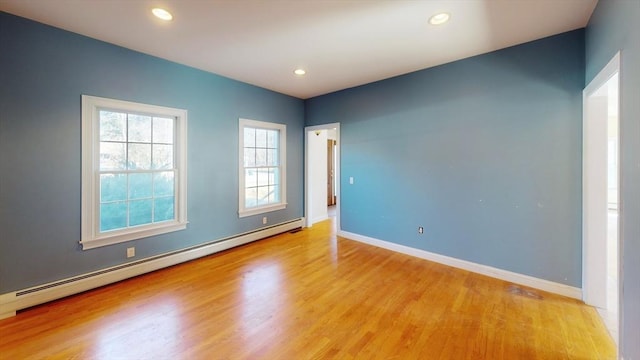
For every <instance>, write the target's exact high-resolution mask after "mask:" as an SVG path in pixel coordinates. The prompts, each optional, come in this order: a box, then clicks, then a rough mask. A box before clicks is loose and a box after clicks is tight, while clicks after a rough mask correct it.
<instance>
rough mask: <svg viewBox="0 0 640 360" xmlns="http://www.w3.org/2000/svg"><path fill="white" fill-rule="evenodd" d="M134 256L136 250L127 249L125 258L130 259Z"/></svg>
mask: <svg viewBox="0 0 640 360" xmlns="http://www.w3.org/2000/svg"><path fill="white" fill-rule="evenodd" d="M134 256H136V248H134V247H130V248H127V257H128V258H131V257H134Z"/></svg>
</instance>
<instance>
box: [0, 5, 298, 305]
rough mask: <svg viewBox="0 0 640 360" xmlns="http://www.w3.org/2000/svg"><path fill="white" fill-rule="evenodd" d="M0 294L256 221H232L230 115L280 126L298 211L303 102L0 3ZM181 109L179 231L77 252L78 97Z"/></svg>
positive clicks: (286, 214) (273, 218)
mask: <svg viewBox="0 0 640 360" xmlns="http://www.w3.org/2000/svg"><path fill="white" fill-rule="evenodd" d="M0 69H1V72H0V76H1V77H0V174H1V176H0V293H6V292H9V291H14V290H18V289H24V288H26V287H30V286H34V285H39V284H43V283H46V282H49V281H53V280H57V279H61V278H65V277H69V276H73V275H77V274H82V273H86V272H88V271H92V270H96V269H102V268H105V267H108V266H113V265H117V264H121V263H123V262H125V261H126V260H125V248H126V247H128V246H131V245H135V247H136V255H137V256H136V258H145V257H148V256H152V255H156V254H160V253H165V252H168V251H172V250H176V249H180V248H185V247H189V246H193V245H196V244H200V243H203V242H208V241H211V240H216V239H220V238H222V237H226V236H230V235H235V234H238V233H241V232H245V231H249V230H253V229H256V228H259V227H262V226H263V225H262V223H261V218H262V217H261V216H259V217H249V218H243V219H238V215H237V210H238V195H237V194H238V192H237V189H238V184H237V181H238V160H237V152H238V150H237V148H238V143H237V141H238V140H237V138H238V118H239V117H244V118H249V119H256V120H263V121H272V122H279V123H285V124H287V137H288V139H287V149H288V150H289V151H288V156H287V168H288V177H287V200H288V201H289V206H288V207H287V209H286V210H282V211H278V212H274V213H269V214H268V217H269V223H270V224H275V223H279V222H283V221H287V220H291V219H294V218H298V217H301V216H302V215H303V206H302V205H303V204H302V201H303V200H302V199H303V196H302V194H303V173H304V171H303V167H302V164H303V150H302V149H303V122H304V103H303V101H302V100H300V99H295V98H292V97H288V96H285V95H281V94H277V93H274V92H271V91H268V90H264V89H261V88H257V87H254V86H251V85H247V84H244V83H240V82H237V81H233V80H230V79H227V78H223V77H220V76H217V75H213V74H210V73H207V72H203V71H199V70H196V69H193V68H189V67H186V66H182V65H178V64H175V63H171V62H168V61H165V60H161V59H158V58H154V57H151V56H147V55H143V54H140V53H136V52H134V51H131V50H127V49H124V48H121V47H117V46H114V45H110V44H107V43H103V42H100V41H96V40H93V39H90V38H87V37H83V36H79V35H76V34H73V33H69V32H66V31H63V30H59V29H55V28H52V27H48V26H45V25H42V24H38V23H35V22H32V21H29V20H26V19H22V18H19V17H15V16H12V15H9V14H7V13H2V12H0ZM82 94H87V95H95V96H101V97H109V98H115V99H122V100H128V101H135V102H142V103H149V104H154V105H162V106H169V107H176V108H182V109H187V110H188V111H189V115H188V116H189V118H188V126H189V128H188V161H189V166H188V171H189V172H188V219H189V221H190V224H189V225H188V228H187V230H184V231H180V232H175V233H171V234H165V235H162V236H157V237H154V238H147V239H142V240H138V241H134V242H129V243H123V244H117V245H112V246H107V247H103V248H98V249H94V250H88V251H82V250H81V249H80V246H79V245H78V241H79V240H80V183H81V174H80V165H81V161H80V140H81V139H80V135H81V132H80V126H81V124H80V115H81V113H80V102H81V98H80V96H81V95H82Z"/></svg>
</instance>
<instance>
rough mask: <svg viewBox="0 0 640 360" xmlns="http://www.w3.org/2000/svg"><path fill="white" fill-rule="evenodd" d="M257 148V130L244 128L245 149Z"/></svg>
mask: <svg viewBox="0 0 640 360" xmlns="http://www.w3.org/2000/svg"><path fill="white" fill-rule="evenodd" d="M255 146H256V129H254V128H248V127H246V128H244V147H255Z"/></svg>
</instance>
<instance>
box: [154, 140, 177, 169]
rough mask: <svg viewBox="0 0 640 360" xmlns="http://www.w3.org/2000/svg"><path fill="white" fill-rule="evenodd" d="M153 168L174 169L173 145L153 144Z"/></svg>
mask: <svg viewBox="0 0 640 360" xmlns="http://www.w3.org/2000/svg"><path fill="white" fill-rule="evenodd" d="M153 168H154V169H173V145H158V144H153Z"/></svg>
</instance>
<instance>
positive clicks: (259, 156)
mask: <svg viewBox="0 0 640 360" xmlns="http://www.w3.org/2000/svg"><path fill="white" fill-rule="evenodd" d="M256 166H267V149H256Z"/></svg>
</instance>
